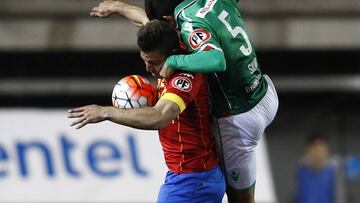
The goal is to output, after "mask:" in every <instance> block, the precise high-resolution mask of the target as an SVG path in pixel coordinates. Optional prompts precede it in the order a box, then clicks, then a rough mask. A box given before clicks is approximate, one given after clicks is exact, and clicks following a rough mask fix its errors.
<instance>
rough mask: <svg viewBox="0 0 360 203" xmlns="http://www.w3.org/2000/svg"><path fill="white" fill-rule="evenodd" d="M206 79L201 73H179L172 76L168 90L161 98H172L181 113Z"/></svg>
mask: <svg viewBox="0 0 360 203" xmlns="http://www.w3.org/2000/svg"><path fill="white" fill-rule="evenodd" d="M204 80H205V77H204V75H202V74H199V73H194V74H192V73H178V74H175V75H174V76H172V77H171V79H170V80H169V81H168V83H167V86H166V92H165V93H164V94H163V95H162V96H161V97H160V99H166V100H170V101H172V102H174V103H176V104H177V105H178V106H179V109H180V113H181V112H183V111H184V110H185V108H186V106H187V105H188V104H189V103H191V102H192V101H193V100H194V98H195V96H196V95H197V93H198V92H199V89H200V87H201V85H203V84H204V83H203V82H202V81H204Z"/></svg>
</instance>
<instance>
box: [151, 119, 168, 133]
mask: <svg viewBox="0 0 360 203" xmlns="http://www.w3.org/2000/svg"><path fill="white" fill-rule="evenodd" d="M170 122H171V121H168V120H167V119H165V118H164V117H158V118H154V119H153V120H152V121H151V128H152V129H153V130H159V129H162V128H165V127H166V126H167V125H168V124H169V123H170Z"/></svg>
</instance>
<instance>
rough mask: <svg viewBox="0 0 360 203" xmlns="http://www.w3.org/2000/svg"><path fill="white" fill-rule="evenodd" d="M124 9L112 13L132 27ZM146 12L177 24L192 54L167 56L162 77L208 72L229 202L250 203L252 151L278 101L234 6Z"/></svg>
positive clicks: (191, 3) (170, 0)
mask: <svg viewBox="0 0 360 203" xmlns="http://www.w3.org/2000/svg"><path fill="white" fill-rule="evenodd" d="M113 8H114V7H113ZM113 8H111V7H110V8H109V7H108V8H107V9H104V10H105V11H109V10H110V11H111V9H113ZM125 8H129V7H126V6H124V5H123V6H122V8H121V9H117V10H116V9H115V10H113V12H117V13H119V14H121V15H124V16H125V17H128V18H129V19H130V20H131V21H132V22H134V19H138V18H137V17H136V16H134V15H131V14H130V15H129V14H128V13H129V12H128V13H125V12H124V11H126V9H125ZM145 11H146V14H147V17H148V18H149V19H154V18H157V19H160V20H164V21H167V22H169V23H171V24H173V25H175V26H176V27H177V29H178V30H179V31H180V36H181V38H182V40H183V42H184V43H185V44H186V47H187V48H188V49H189V51H191V52H192V54H190V55H176V56H170V57H169V58H168V59H167V60H166V62H165V64H164V66H163V68H162V71H161V74H162V76H163V77H166V76H167V73H168V72H170V71H169V70H186V71H192V72H202V73H209V77H208V82H209V86H210V90H211V95H212V113H213V115H214V116H215V117H216V118H217V119H216V123H217V125H216V126H217V131H218V133H219V135H220V136H219V138H220V139H219V145H220V149H222V150H221V151H222V156H223V164H224V169H225V173H226V176H227V191H226V193H227V196H228V200H229V202H254V190H255V182H256V157H255V149H256V146H257V143H258V142H259V141H260V140H261V138H262V135H263V133H264V131H265V128H266V127H267V126H268V125H269V124H270V123H271V122H272V120H273V119H274V117H275V115H276V112H277V109H278V97H277V93H276V90H275V87H274V85H273V83H272V81H271V79H270V78H269V77H268V76H266V75H263V74H262V72H261V70H260V67H259V64H258V62H257V58H256V53H255V50H254V48H253V45H252V43H251V40H250V38H249V36H248V34H247V29H246V26H245V23H244V21H243V19H242V17H241V14H240V10H239V8H238V1H237V0H184V1H182V0H146V1H145ZM110 13H111V12H110ZM130 13H131V12H130ZM92 15H94V16H100V17H105V16H106V15H105V16H101V10H100V9H99V7H98V9H97V10H94V11H93V13H92ZM143 19H144V18H143ZM138 22H142V23H146V21H141V20H138Z"/></svg>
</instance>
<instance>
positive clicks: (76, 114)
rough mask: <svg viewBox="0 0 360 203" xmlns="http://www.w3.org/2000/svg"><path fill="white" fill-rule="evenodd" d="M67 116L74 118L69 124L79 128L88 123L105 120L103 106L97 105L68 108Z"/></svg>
mask: <svg viewBox="0 0 360 203" xmlns="http://www.w3.org/2000/svg"><path fill="white" fill-rule="evenodd" d="M68 118H75V120H74V121H73V122H72V123H71V124H70V126H75V128H76V129H80V128H82V127H84V126H85V125H86V124H89V123H98V122H101V121H104V120H106V116H105V107H102V106H98V105H88V106H83V107H79V108H74V109H70V110H69V111H68Z"/></svg>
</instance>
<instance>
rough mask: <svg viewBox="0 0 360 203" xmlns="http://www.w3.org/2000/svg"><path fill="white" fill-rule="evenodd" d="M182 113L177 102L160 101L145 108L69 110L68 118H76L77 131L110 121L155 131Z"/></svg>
mask: <svg viewBox="0 0 360 203" xmlns="http://www.w3.org/2000/svg"><path fill="white" fill-rule="evenodd" d="M180 112H181V111H180V107H179V105H178V104H176V103H175V102H173V101H171V100H168V99H160V100H159V101H158V102H157V103H156V105H155V106H153V107H145V108H132V109H119V108H116V107H111V106H105V107H104V106H98V105H89V106H84V107H79V108H74V109H71V110H69V114H68V117H69V118H75V120H74V121H73V122H72V123H71V126H76V128H77V129H79V128H82V127H83V126H85V125H86V124H90V123H99V122H102V121H105V120H109V121H112V122H114V123H118V124H121V125H125V126H129V127H133V128H138V129H147V130H155V129H161V128H163V127H165V126H166V125H167V124H168V123H169V122H170V121H172V120H173V119H175V118H176V117H177V116H178V115H179V114H180Z"/></svg>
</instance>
